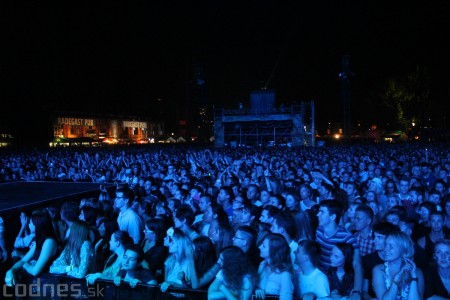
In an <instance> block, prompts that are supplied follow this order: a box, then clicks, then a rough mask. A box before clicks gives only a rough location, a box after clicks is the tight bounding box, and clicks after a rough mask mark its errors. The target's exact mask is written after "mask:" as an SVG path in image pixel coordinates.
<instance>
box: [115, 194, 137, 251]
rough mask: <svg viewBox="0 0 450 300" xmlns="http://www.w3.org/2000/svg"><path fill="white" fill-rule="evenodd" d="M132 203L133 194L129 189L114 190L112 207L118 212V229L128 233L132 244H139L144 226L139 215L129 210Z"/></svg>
mask: <svg viewBox="0 0 450 300" xmlns="http://www.w3.org/2000/svg"><path fill="white" fill-rule="evenodd" d="M133 201H134V194H133V191H132V190H130V189H129V188H127V187H120V188H118V189H117V190H116V198H115V200H114V207H115V208H117V209H119V210H120V212H119V216H118V217H117V224H119V229H120V230H122V231H126V232H128V235H129V236H130V237H131V238H132V239H133V241H134V243H135V244H139V243H140V241H141V231H142V230H143V228H144V226H143V224H142V221H141V218H140V217H139V215H138V214H137V213H136V212H135V211H134V210H133V209H132V208H131V205H132V202H133Z"/></svg>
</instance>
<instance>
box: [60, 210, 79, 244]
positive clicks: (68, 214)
mask: <svg viewBox="0 0 450 300" xmlns="http://www.w3.org/2000/svg"><path fill="white" fill-rule="evenodd" d="M79 215H80V209H79V207H78V205H77V203H76V202H75V201H66V202H64V203H63V204H62V205H61V211H60V216H61V220H62V221H63V222H64V223H65V224H66V228H67V229H66V233H65V236H64V243H65V242H66V241H67V239H68V238H69V234H70V226H71V225H72V223H73V222H74V221H76V220H78V217H79Z"/></svg>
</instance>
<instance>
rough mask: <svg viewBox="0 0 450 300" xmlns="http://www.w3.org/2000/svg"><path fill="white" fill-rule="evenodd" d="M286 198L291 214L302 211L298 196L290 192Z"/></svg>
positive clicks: (287, 207)
mask: <svg viewBox="0 0 450 300" xmlns="http://www.w3.org/2000/svg"><path fill="white" fill-rule="evenodd" d="M284 198H285V199H286V209H288V210H289V211H291V212H296V211H299V210H300V198H299V197H298V196H297V195H296V194H294V193H293V192H291V193H289V192H288V193H286V194H285V196H284Z"/></svg>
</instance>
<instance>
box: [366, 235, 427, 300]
mask: <svg viewBox="0 0 450 300" xmlns="http://www.w3.org/2000/svg"><path fill="white" fill-rule="evenodd" d="M413 255H414V247H413V242H412V240H411V238H410V237H409V236H407V235H406V234H405V233H403V232H393V233H390V234H389V235H388V236H387V238H386V246H385V254H384V260H385V262H384V263H383V264H379V265H376V266H375V267H374V268H373V271H372V284H373V289H374V291H375V295H376V297H377V299H409V300H413V299H422V298H423V295H424V278H423V273H422V270H420V269H419V268H417V267H416V264H415V263H414V261H413V260H412V257H413Z"/></svg>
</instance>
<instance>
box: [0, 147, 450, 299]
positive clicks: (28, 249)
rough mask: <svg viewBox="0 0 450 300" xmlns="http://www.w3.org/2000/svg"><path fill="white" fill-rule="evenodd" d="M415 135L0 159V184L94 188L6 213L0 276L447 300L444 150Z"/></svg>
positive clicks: (449, 191) (214, 294) (216, 295)
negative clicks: (6, 264) (15, 216)
mask: <svg viewBox="0 0 450 300" xmlns="http://www.w3.org/2000/svg"><path fill="white" fill-rule="evenodd" d="M448 149H450V148H448V145H443V144H431V143H430V144H428V145H423V144H419V143H403V144H375V145H361V146H359V145H353V146H346V145H340V146H326V147H301V148H278V147H271V148H222V149H215V148H208V147H193V146H189V147H188V146H178V147H175V146H169V147H162V146H153V147H140V148H137V147H136V148H134V147H128V148H76V149H70V148H63V149H52V150H49V151H48V152H45V151H39V150H33V151H28V152H22V153H18V152H16V153H12V152H11V153H9V152H5V153H2V155H1V157H0V168H1V171H0V181H1V182H10V181H19V180H20V181H63V182H95V183H100V184H101V186H100V190H99V192H98V197H94V198H88V199H79V201H73V200H70V201H65V202H63V203H61V205H52V206H46V207H42V208H40V209H35V210H33V211H32V212H30V213H28V214H26V213H25V212H24V213H22V214H21V216H20V224H21V227H20V228H8V230H9V232H11V231H14V232H17V237H16V239H15V242H14V245H8V244H6V243H5V242H4V239H3V238H2V233H3V231H4V227H5V226H6V227H7V225H5V224H3V222H1V218H0V254H1V259H2V261H5V260H7V259H11V260H12V261H13V263H12V267H11V268H10V269H9V270H8V271H7V272H6V276H5V283H6V284H7V285H9V286H12V285H14V284H16V283H17V281H18V280H20V277H21V276H20V274H21V273H26V274H27V275H28V276H35V277H36V276H39V275H40V274H43V273H45V272H48V273H52V274H66V275H68V276H72V277H75V278H85V279H86V282H87V283H88V284H91V285H92V284H94V283H95V281H96V280H98V279H109V280H113V281H114V283H115V284H116V285H120V284H129V285H130V286H131V287H135V286H136V285H137V284H149V285H159V287H160V290H161V292H163V293H168V294H169V295H171V296H173V297H175V298H180V297H183V294H180V293H179V291H174V290H171V288H170V287H181V288H189V289H202V290H205V291H207V295H208V299H251V297H252V296H253V295H254V296H255V297H257V298H261V299H264V298H265V296H266V295H275V296H279V298H280V299H293V298H295V297H297V298H302V299H316V298H317V299H341V298H346V299H410V300H413V299H414V300H415V299H449V298H450V239H449V238H450V237H449V236H448V235H449V233H450V173H449V172H450V151H449V150H448Z"/></svg>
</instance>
